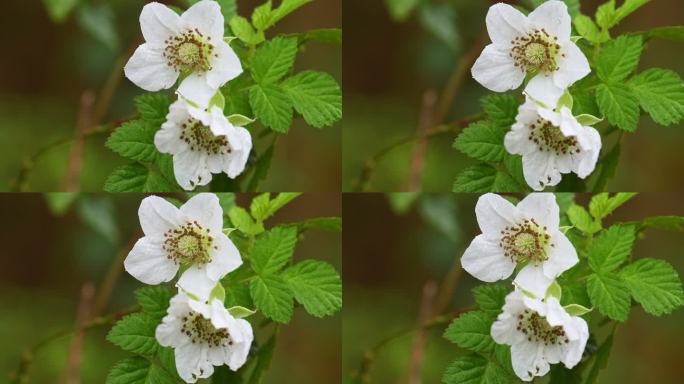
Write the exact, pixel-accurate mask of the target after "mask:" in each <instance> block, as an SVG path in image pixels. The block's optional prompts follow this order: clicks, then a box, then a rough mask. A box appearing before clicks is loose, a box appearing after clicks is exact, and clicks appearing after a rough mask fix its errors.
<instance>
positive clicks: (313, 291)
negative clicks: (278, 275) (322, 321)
mask: <svg viewBox="0 0 684 384" xmlns="http://www.w3.org/2000/svg"><path fill="white" fill-rule="evenodd" d="M283 278H284V279H285V282H286V283H287V284H288V285H289V286H290V289H291V290H292V292H293V293H294V297H295V299H297V302H299V303H300V304H302V305H303V306H304V309H306V311H307V312H309V313H310V314H311V315H313V316H316V317H324V316H330V315H332V314H334V313H335V312H337V311H339V310H340V308H342V279H341V278H340V275H339V274H338V273H337V271H336V270H335V268H334V267H333V266H332V265H330V264H328V263H326V262H323V261H319V260H304V261H301V262H299V263H297V264H295V265H294V266H292V267H290V268H288V269H287V270H285V273H284V274H283Z"/></svg>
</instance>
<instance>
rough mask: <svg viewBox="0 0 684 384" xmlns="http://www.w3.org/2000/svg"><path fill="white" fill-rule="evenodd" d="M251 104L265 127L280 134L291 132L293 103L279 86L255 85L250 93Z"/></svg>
mask: <svg viewBox="0 0 684 384" xmlns="http://www.w3.org/2000/svg"><path fill="white" fill-rule="evenodd" d="M249 104H250V105H251V106H252V110H253V111H254V114H255V115H256V117H257V119H258V120H259V121H261V123H262V124H263V125H265V126H267V127H269V128H271V129H273V130H274V131H276V132H280V133H287V131H289V130H290V124H292V101H291V99H290V97H289V95H288V94H287V93H286V92H285V91H284V90H283V89H282V88H280V87H279V86H277V85H273V84H269V85H262V86H260V85H255V86H254V87H253V88H252V89H251V90H250V92H249Z"/></svg>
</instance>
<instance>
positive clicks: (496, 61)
mask: <svg viewBox="0 0 684 384" xmlns="http://www.w3.org/2000/svg"><path fill="white" fill-rule="evenodd" d="M470 72H471V74H472V76H473V78H474V79H475V80H476V81H477V82H478V83H480V84H482V86H484V87H485V88H487V89H490V90H492V91H495V92H504V91H507V90H509V89H515V88H518V87H519V86H520V84H522V81H523V79H524V78H525V72H523V71H522V70H521V69H520V68H518V67H516V66H515V65H514V62H513V59H512V58H511V57H510V56H508V52H507V51H504V50H502V49H499V48H497V47H496V46H494V44H489V45H488V46H486V47H485V49H484V50H483V51H482V53H481V54H480V57H478V58H477V60H476V61H475V64H473V68H471V70H470Z"/></svg>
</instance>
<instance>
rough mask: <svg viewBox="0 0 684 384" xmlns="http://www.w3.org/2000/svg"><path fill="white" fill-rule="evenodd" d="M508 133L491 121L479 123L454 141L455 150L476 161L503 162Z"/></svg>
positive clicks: (474, 124) (464, 131) (467, 129)
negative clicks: (504, 143) (505, 137)
mask: <svg viewBox="0 0 684 384" xmlns="http://www.w3.org/2000/svg"><path fill="white" fill-rule="evenodd" d="M505 134H506V131H505V130H503V129H501V128H500V127H498V126H495V125H493V124H492V123H490V122H489V121H477V122H475V123H472V124H470V125H469V126H468V127H466V128H465V129H464V130H463V131H462V132H461V134H459V135H458V137H457V138H456V140H455V141H454V148H456V149H458V150H459V151H461V152H463V154H465V155H467V156H470V157H472V158H474V159H477V160H481V161H488V162H499V161H501V160H503V156H504V153H505V150H504V146H503V140H504V135H505Z"/></svg>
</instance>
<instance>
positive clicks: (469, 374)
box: [442, 355, 515, 384]
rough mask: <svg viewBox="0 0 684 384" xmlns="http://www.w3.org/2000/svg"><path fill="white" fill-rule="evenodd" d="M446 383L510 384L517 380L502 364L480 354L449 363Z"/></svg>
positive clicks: (444, 380) (445, 376)
mask: <svg viewBox="0 0 684 384" xmlns="http://www.w3.org/2000/svg"><path fill="white" fill-rule="evenodd" d="M442 382H443V383H444V384H510V383H512V382H515V379H514V378H513V377H511V375H510V374H508V373H507V372H506V371H505V370H504V369H503V368H501V366H499V365H498V364H496V363H494V362H490V361H487V359H485V358H484V357H482V356H479V355H466V356H463V357H460V358H458V359H457V360H456V361H454V362H453V363H451V364H449V366H448V367H447V370H446V372H445V373H444V376H443V377H442Z"/></svg>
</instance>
